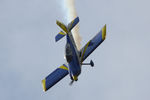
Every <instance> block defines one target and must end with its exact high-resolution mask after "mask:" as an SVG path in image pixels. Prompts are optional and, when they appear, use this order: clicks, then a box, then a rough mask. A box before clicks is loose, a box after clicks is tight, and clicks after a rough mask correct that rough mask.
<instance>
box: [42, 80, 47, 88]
mask: <svg viewBox="0 0 150 100" xmlns="http://www.w3.org/2000/svg"><path fill="white" fill-rule="evenodd" d="M42 86H43V90H44V91H46V80H45V79H43V80H42Z"/></svg>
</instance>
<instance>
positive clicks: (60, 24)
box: [56, 20, 68, 33]
mask: <svg viewBox="0 0 150 100" xmlns="http://www.w3.org/2000/svg"><path fill="white" fill-rule="evenodd" d="M56 24H57V25H58V26H59V27H60V28H61V29H63V31H65V32H66V33H68V29H67V27H66V26H65V25H64V24H63V23H62V22H60V21H58V20H57V21H56Z"/></svg>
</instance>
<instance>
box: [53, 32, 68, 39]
mask: <svg viewBox="0 0 150 100" xmlns="http://www.w3.org/2000/svg"><path fill="white" fill-rule="evenodd" d="M65 35H66V33H64V32H62V31H61V32H59V33H58V34H57V35H56V37H55V41H56V42H57V41H59V40H60V39H61V38H63V37H64V36H65Z"/></svg>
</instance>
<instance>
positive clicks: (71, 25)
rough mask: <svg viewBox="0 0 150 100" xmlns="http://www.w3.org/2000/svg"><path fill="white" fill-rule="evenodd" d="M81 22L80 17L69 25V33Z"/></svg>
mask: <svg viewBox="0 0 150 100" xmlns="http://www.w3.org/2000/svg"><path fill="white" fill-rule="evenodd" d="M78 22H79V17H76V18H75V19H74V20H73V21H71V22H70V23H69V24H68V28H69V31H71V30H72V28H73V27H74V26H76V25H77V24H78Z"/></svg>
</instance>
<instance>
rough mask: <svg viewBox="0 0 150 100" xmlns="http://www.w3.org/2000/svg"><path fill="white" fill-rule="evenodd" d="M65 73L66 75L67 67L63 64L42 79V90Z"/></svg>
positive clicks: (57, 80) (54, 82) (53, 83)
mask: <svg viewBox="0 0 150 100" xmlns="http://www.w3.org/2000/svg"><path fill="white" fill-rule="evenodd" d="M66 75H68V67H67V66H66V65H65V64H63V65H62V66H60V67H59V68H57V69H56V70H54V71H53V72H52V73H51V74H49V75H48V76H47V77H46V78H45V79H43V80H42V85H43V90H44V91H47V90H48V89H49V88H51V87H52V86H53V85H55V84H56V83H57V82H59V81H60V80H61V79H62V78H64V77H65V76H66Z"/></svg>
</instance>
